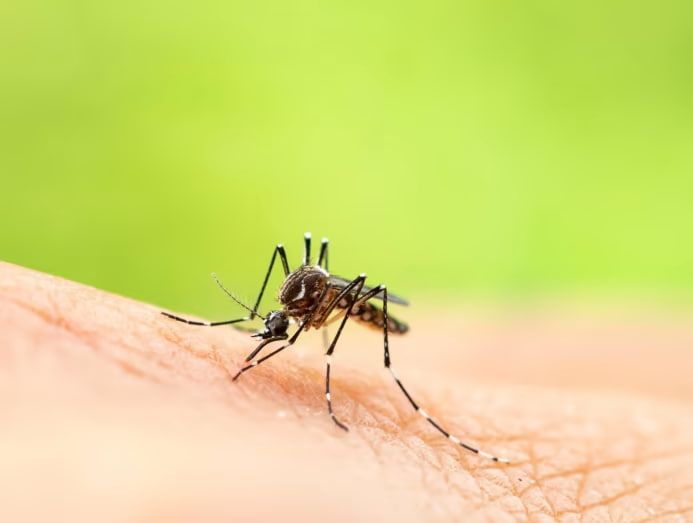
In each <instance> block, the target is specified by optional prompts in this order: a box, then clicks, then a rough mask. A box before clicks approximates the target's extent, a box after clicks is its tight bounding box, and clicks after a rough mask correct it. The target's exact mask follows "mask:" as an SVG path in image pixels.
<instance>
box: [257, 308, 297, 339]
mask: <svg viewBox="0 0 693 523" xmlns="http://www.w3.org/2000/svg"><path fill="white" fill-rule="evenodd" d="M264 323H265V330H263V331H262V332H258V333H256V334H253V336H254V337H255V338H262V339H263V340H266V339H268V338H274V337H277V336H285V335H286V330H287V329H288V328H289V318H288V317H287V316H286V314H284V312H283V311H271V312H270V313H269V314H268V315H267V317H266V318H265V319H264Z"/></svg>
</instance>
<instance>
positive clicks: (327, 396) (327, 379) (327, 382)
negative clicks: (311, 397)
mask: <svg viewBox="0 0 693 523" xmlns="http://www.w3.org/2000/svg"><path fill="white" fill-rule="evenodd" d="M326 359H327V370H326V371H325V399H326V400H327V412H329V413H330V417H331V418H332V421H334V422H335V424H336V425H337V426H338V427H339V428H341V429H344V430H349V427H347V426H346V425H345V424H344V423H342V422H341V421H339V419H338V418H337V416H335V413H334V411H333V410H332V394H330V367H331V366H332V355H331V354H328V355H327V358H326Z"/></svg>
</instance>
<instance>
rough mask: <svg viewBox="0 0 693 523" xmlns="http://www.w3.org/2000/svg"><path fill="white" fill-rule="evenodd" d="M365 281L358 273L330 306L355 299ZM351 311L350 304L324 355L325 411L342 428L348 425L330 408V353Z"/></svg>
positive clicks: (363, 275) (362, 275) (363, 276)
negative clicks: (342, 300)
mask: <svg viewBox="0 0 693 523" xmlns="http://www.w3.org/2000/svg"><path fill="white" fill-rule="evenodd" d="M364 281H366V275H365V274H360V275H359V276H358V277H357V278H356V279H355V280H353V281H352V282H351V283H349V284H348V285H347V286H346V287H344V289H342V291H341V292H340V293H339V294H338V295H337V297H336V298H335V299H334V300H332V302H331V304H330V307H331V308H332V309H334V307H335V306H336V305H337V303H339V301H340V300H341V299H342V298H344V297H347V298H348V297H350V296H353V298H351V299H352V301H355V300H356V297H357V296H358V295H359V294H360V293H361V289H362V288H363V282H364ZM350 311H351V306H349V307H347V308H346V312H345V313H344V317H343V318H342V321H341V322H340V324H339V328H338V329H337V333H336V334H335V335H334V338H333V339H332V343H330V346H329V348H328V349H327V353H326V357H327V362H326V370H325V399H326V400H327V411H328V412H329V413H330V417H331V418H332V421H334V422H335V423H336V424H337V426H338V427H339V428H340V429H344V430H349V427H347V426H346V425H345V424H344V423H342V422H341V421H339V419H338V418H337V416H336V415H335V413H334V411H333V410H332V395H331V394H330V368H331V367H332V353H333V352H334V349H335V347H336V346H337V340H339V336H340V335H341V334H342V330H343V329H344V325H345V324H346V321H347V319H348V318H349V312H350Z"/></svg>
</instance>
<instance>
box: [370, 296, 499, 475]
mask: <svg viewBox="0 0 693 523" xmlns="http://www.w3.org/2000/svg"><path fill="white" fill-rule="evenodd" d="M376 290H380V291H382V293H383V315H384V320H385V321H384V322H383V323H384V325H383V333H384V334H383V342H384V347H385V349H384V350H385V353H384V356H385V367H387V369H388V370H389V371H390V374H392V377H393V378H394V380H395V382H396V383H397V386H398V387H399V388H400V389H401V391H402V392H403V393H404V395H405V396H406V397H407V400H409V403H411V406H412V407H414V410H416V412H418V413H419V414H420V415H421V416H423V418H424V419H425V420H426V421H428V422H429V423H430V424H431V425H433V426H434V427H435V428H436V430H438V432H440V433H441V434H442V435H443V436H445V437H446V438H448V439H449V440H450V441H452V442H453V443H455V444H457V445H459V446H460V447H462V448H463V449H465V450H468V451H469V452H473V453H474V454H478V455H479V456H483V457H484V458H488V459H490V460H493V461H498V462H500V463H510V461H508V460H507V459H505V458H499V457H497V456H494V455H493V454H489V453H488V452H484V451H483V450H479V449H477V448H475V447H472V446H470V445H467V444H466V443H464V442H462V441H460V440H459V438H457V437H455V436H453V435H452V434H450V433H449V432H448V431H447V430H445V429H444V428H443V427H441V426H440V425H439V424H438V423H437V422H436V421H435V420H434V419H433V418H431V417H430V416H429V415H428V413H427V412H426V411H425V410H424V409H422V408H421V407H419V405H418V404H417V403H416V402H415V401H414V399H413V398H412V397H411V395H410V394H409V392H407V389H406V388H404V385H403V384H402V381H401V380H400V379H399V377H398V376H397V374H396V373H395V371H394V369H393V368H392V367H391V366H390V348H389V345H388V340H387V323H388V321H387V289H386V288H385V286H384V285H381V286H380V287H376V288H375V289H373V291H376ZM371 292H372V291H371ZM369 294H370V293H369ZM376 294H377V293H376ZM366 296H367V295H365V296H364V298H365V297H366Z"/></svg>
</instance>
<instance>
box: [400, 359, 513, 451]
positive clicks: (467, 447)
mask: <svg viewBox="0 0 693 523" xmlns="http://www.w3.org/2000/svg"><path fill="white" fill-rule="evenodd" d="M388 369H389V371H390V374H392V377H393V378H394V380H395V382H396V383H397V385H398V386H399V388H400V390H401V391H402V392H403V393H404V395H405V396H406V397H407V399H408V400H409V403H411V405H412V407H414V410H416V412H418V413H419V414H420V415H421V416H422V417H423V418H424V419H426V421H428V422H429V423H430V424H431V425H433V426H434V427H435V428H436V430H437V431H438V432H440V433H441V434H442V435H443V436H445V437H446V438H448V439H449V440H450V441H452V442H453V443H455V444H457V445H459V446H460V447H462V448H463V449H465V450H468V451H469V452H473V453H474V454H478V455H479V456H482V457H484V458H486V459H490V460H492V461H497V462H499V463H510V461H509V460H507V459H505V458H499V457H497V456H494V455H493V454H489V453H488V452H484V451H483V450H479V449H477V448H475V447H472V446H471V445H467V444H466V443H464V442H462V441H460V439H459V438H457V437H455V436H453V435H452V434H450V433H449V432H448V431H447V430H445V429H444V428H443V427H441V426H440V425H438V423H437V422H436V421H435V420H434V419H433V418H431V416H429V415H428V412H426V411H425V410H424V409H422V408H421V407H419V406H418V405H417V404H416V402H415V401H414V399H413V398H412V397H411V396H410V395H409V392H407V389H405V388H404V385H403V384H402V382H401V381H400V379H399V377H397V374H396V373H395V371H394V370H393V369H392V367H388Z"/></svg>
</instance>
